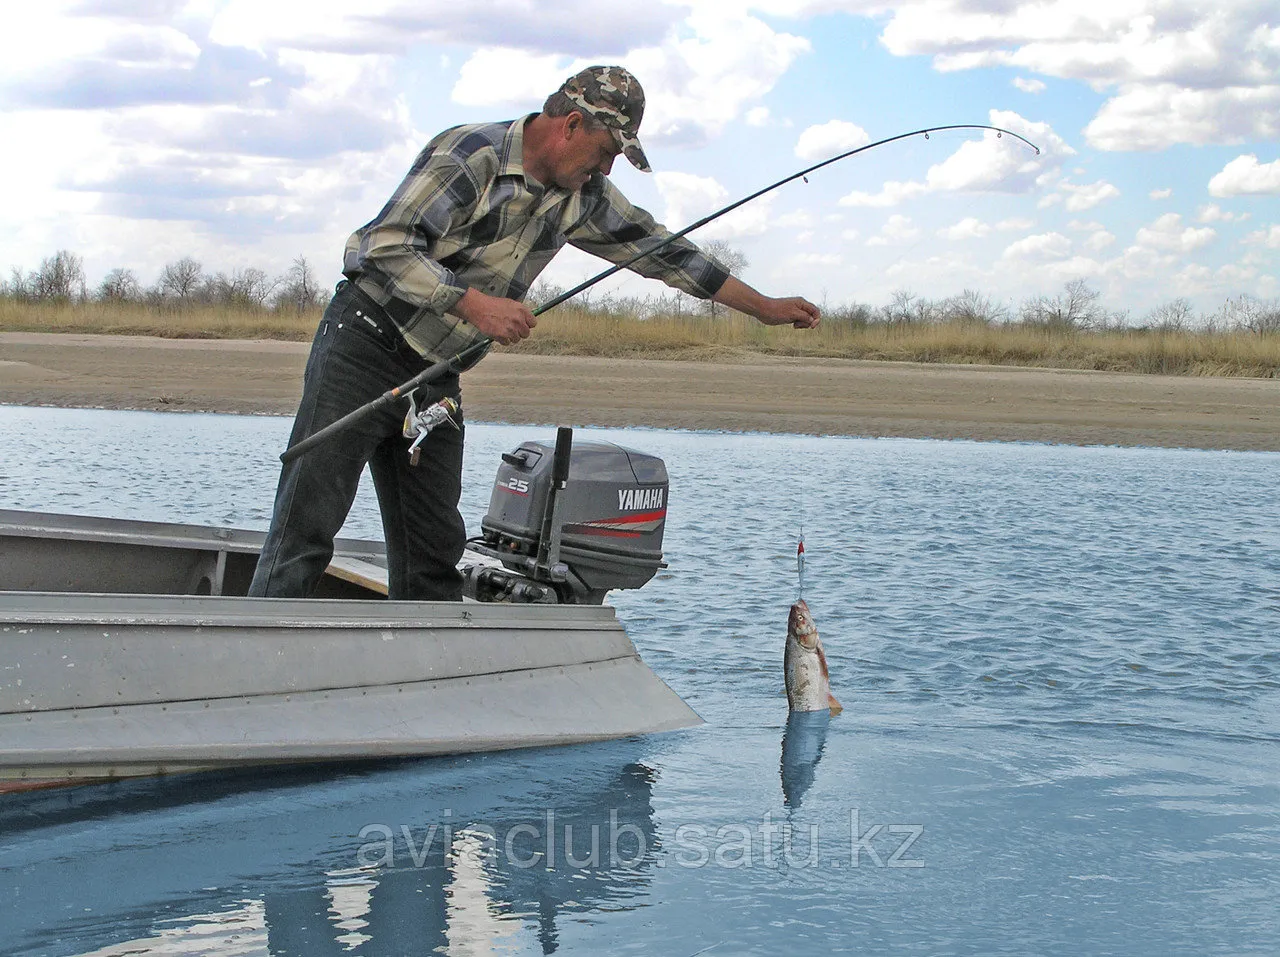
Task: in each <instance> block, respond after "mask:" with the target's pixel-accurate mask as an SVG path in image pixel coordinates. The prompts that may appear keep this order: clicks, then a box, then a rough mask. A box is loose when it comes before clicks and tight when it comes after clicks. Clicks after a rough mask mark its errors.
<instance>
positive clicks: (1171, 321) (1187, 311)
mask: <svg viewBox="0 0 1280 957" xmlns="http://www.w3.org/2000/svg"><path fill="white" fill-rule="evenodd" d="M1192 316H1193V313H1192V310H1191V303H1190V302H1188V301H1187V300H1186V299H1173V300H1171V301H1169V302H1166V303H1163V304H1162V305H1159V306H1156V308H1154V309H1152V310H1151V313H1150V314H1149V315H1148V316H1147V325H1148V326H1150V327H1151V328H1153V329H1159V330H1160V331H1161V332H1185V331H1186V330H1187V328H1188V327H1189V326H1190V325H1191V319H1192Z"/></svg>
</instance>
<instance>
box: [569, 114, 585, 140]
mask: <svg viewBox="0 0 1280 957" xmlns="http://www.w3.org/2000/svg"><path fill="white" fill-rule="evenodd" d="M585 124H586V121H585V120H584V119H583V118H582V114H581V113H580V112H578V111H577V110H572V111H571V112H570V113H569V114H568V115H567V116H566V117H565V118H564V133H565V136H566V137H568V136H571V135H572V134H574V133H578V132H580V131H581V130H582V128H583V127H584V126H585Z"/></svg>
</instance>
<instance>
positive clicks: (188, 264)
mask: <svg viewBox="0 0 1280 957" xmlns="http://www.w3.org/2000/svg"><path fill="white" fill-rule="evenodd" d="M203 272H204V267H203V266H201V265H200V264H199V263H198V262H196V261H195V260H194V259H192V258H191V257H190V256H183V257H182V258H181V259H179V260H177V261H176V262H171V263H169V264H168V265H166V266H165V267H164V269H163V270H162V271H161V272H160V293H161V295H163V296H164V297H165V298H167V299H177V300H178V301H179V302H187V301H188V300H190V299H191V298H192V297H193V296H194V294H195V292H196V290H197V289H198V288H199V286H200V275H201V273H203Z"/></svg>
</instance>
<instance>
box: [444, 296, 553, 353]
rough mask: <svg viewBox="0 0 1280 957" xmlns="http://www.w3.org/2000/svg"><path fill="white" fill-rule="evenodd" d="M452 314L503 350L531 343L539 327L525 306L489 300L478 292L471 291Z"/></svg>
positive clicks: (458, 302) (505, 301) (497, 297)
mask: <svg viewBox="0 0 1280 957" xmlns="http://www.w3.org/2000/svg"><path fill="white" fill-rule="evenodd" d="M453 311H454V312H455V313H457V314H458V315H459V316H461V317H462V318H463V319H465V320H466V321H467V322H469V323H471V325H473V326H475V327H476V328H477V329H479V330H480V331H481V332H483V333H484V334H485V335H486V336H488V337H489V338H490V339H492V340H493V341H494V342H499V343H501V344H502V345H504V346H510V345H514V344H515V343H517V342H519V341H520V340H521V339H528V338H529V333H530V332H531V331H532V330H533V327H534V326H536V325H537V324H538V320H537V317H536V316H534V314H533V313H532V312H531V311H530V309H529V307H528V306H526V305H525V304H524V303H522V302H516V301H515V300H514V299H503V298H502V297H500V296H488V295H485V294H484V293H482V292H480V290H478V289H468V290H467V291H466V293H464V294H463V296H462V298H461V299H459V300H458V301H457V303H456V304H455V305H454V307H453Z"/></svg>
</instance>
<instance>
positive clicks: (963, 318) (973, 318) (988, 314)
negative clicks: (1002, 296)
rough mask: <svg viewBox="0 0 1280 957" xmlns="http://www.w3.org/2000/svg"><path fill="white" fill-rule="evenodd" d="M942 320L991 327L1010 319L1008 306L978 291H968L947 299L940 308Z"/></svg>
mask: <svg viewBox="0 0 1280 957" xmlns="http://www.w3.org/2000/svg"><path fill="white" fill-rule="evenodd" d="M940 309H941V312H942V318H943V319H945V320H947V321H948V322H967V323H978V324H981V325H986V326H989V325H991V324H992V323H996V322H1004V321H1006V320H1007V319H1008V318H1009V309H1008V307H1007V306H1005V305H1003V304H1000V303H995V302H992V301H991V297H990V296H984V295H982V293H980V292H978V291H977V290H976V289H966V290H965V291H964V292H962V293H960V295H958V296H952V297H951V298H950V299H945V300H943V302H942V305H941V307H940Z"/></svg>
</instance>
